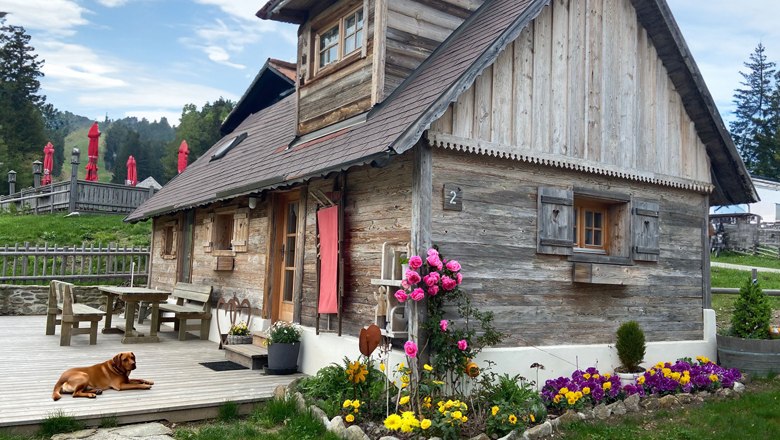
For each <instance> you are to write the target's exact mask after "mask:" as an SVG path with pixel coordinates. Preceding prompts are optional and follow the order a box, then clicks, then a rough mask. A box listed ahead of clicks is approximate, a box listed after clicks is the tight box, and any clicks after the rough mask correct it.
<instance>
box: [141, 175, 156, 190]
mask: <svg viewBox="0 0 780 440" xmlns="http://www.w3.org/2000/svg"><path fill="white" fill-rule="evenodd" d="M136 186H137V187H139V188H154V189H155V191H156V190H158V189H160V188H162V185H160V184H159V183H158V182H157V181H156V180H154V177H152V176H149V177H147V178H146V179H144V180H142V181H140V182H138V185H136Z"/></svg>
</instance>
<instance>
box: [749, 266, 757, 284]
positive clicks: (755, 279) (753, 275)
mask: <svg viewBox="0 0 780 440" xmlns="http://www.w3.org/2000/svg"><path fill="white" fill-rule="evenodd" d="M750 279H751V280H753V284H757V283H758V269H756V268H755V267H754V268H753V270H752V271H751V272H750Z"/></svg>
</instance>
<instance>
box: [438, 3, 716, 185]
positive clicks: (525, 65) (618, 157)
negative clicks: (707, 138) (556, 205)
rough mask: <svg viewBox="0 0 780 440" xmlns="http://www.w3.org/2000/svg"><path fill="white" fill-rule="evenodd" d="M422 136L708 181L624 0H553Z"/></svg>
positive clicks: (705, 165)
mask: <svg viewBox="0 0 780 440" xmlns="http://www.w3.org/2000/svg"><path fill="white" fill-rule="evenodd" d="M431 138H432V139H433V140H434V141H435V142H436V143H437V144H439V145H443V144H447V143H451V144H458V143H461V142H460V141H461V140H464V139H467V140H468V139H471V140H477V141H478V142H471V144H470V145H471V146H472V147H475V148H479V149H480V150H482V151H489V152H492V153H493V154H496V155H505V156H512V155H517V156H523V157H526V158H527V157H533V158H541V159H542V160H544V161H548V162H550V161H552V162H554V161H559V162H560V163H563V164H575V165H576V166H580V167H589V168H592V169H594V170H604V174H607V173H609V174H612V175H615V173H631V174H635V175H637V176H640V178H639V179H638V180H643V181H674V182H676V183H679V182H680V181H683V182H696V183H698V184H704V185H708V184H709V183H710V164H709V159H708V156H707V153H706V150H705V146H704V144H703V143H702V142H701V140H700V139H699V137H698V136H697V134H696V130H695V127H694V124H693V122H692V121H691V118H690V117H689V116H688V114H687V113H686V111H685V109H684V107H683V105H682V100H681V97H680V95H679V94H678V93H677V92H676V91H675V88H674V86H673V85H672V82H671V80H670V79H669V76H668V72H667V71H666V69H665V68H664V65H663V63H662V62H661V60H660V58H659V57H658V54H657V52H656V49H655V47H654V46H653V43H652V41H650V40H649V39H648V36H647V32H646V31H645V29H644V28H643V27H642V26H641V25H640V24H639V23H638V21H637V16H636V11H635V10H634V8H633V6H632V5H631V3H630V1H629V0H553V2H552V3H551V6H550V7H547V8H545V10H544V11H543V12H542V13H541V15H540V16H539V17H538V18H537V19H536V20H535V21H534V22H533V23H532V24H531V25H530V26H529V27H528V28H526V29H525V30H524V31H523V32H522V34H521V35H520V37H519V38H518V39H517V40H515V41H514V42H513V43H512V44H510V45H509V46H508V47H507V48H506V49H505V50H504V51H503V52H502V53H501V55H500V56H499V58H498V59H497V61H496V62H495V63H494V64H493V65H492V66H490V67H489V68H487V69H486V70H485V71H484V72H483V73H482V75H481V76H480V77H479V78H477V80H476V81H475V84H474V85H472V86H471V88H470V89H468V90H467V91H466V92H465V93H464V94H463V95H462V96H461V97H460V98H459V99H458V100H457V102H455V103H453V104H452V105H451V106H450V109H449V110H448V111H447V113H446V114H445V115H444V116H443V117H442V118H441V119H440V120H439V121H437V122H436V123H434V124H433V126H432V127H431ZM466 143H467V144H468V142H466Z"/></svg>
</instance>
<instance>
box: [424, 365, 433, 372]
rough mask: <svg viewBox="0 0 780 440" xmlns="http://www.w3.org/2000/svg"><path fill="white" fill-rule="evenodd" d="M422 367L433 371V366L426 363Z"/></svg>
mask: <svg viewBox="0 0 780 440" xmlns="http://www.w3.org/2000/svg"><path fill="white" fill-rule="evenodd" d="M423 368H424V369H425V371H433V367H431V366H430V365H428V364H425V365H423Z"/></svg>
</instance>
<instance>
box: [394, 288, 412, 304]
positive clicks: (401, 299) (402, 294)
mask: <svg viewBox="0 0 780 440" xmlns="http://www.w3.org/2000/svg"><path fill="white" fill-rule="evenodd" d="M408 298H409V295H407V294H406V292H404V291H403V290H398V291H396V292H395V299H397V300H398V302H405V301H406V300H407V299H408Z"/></svg>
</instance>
